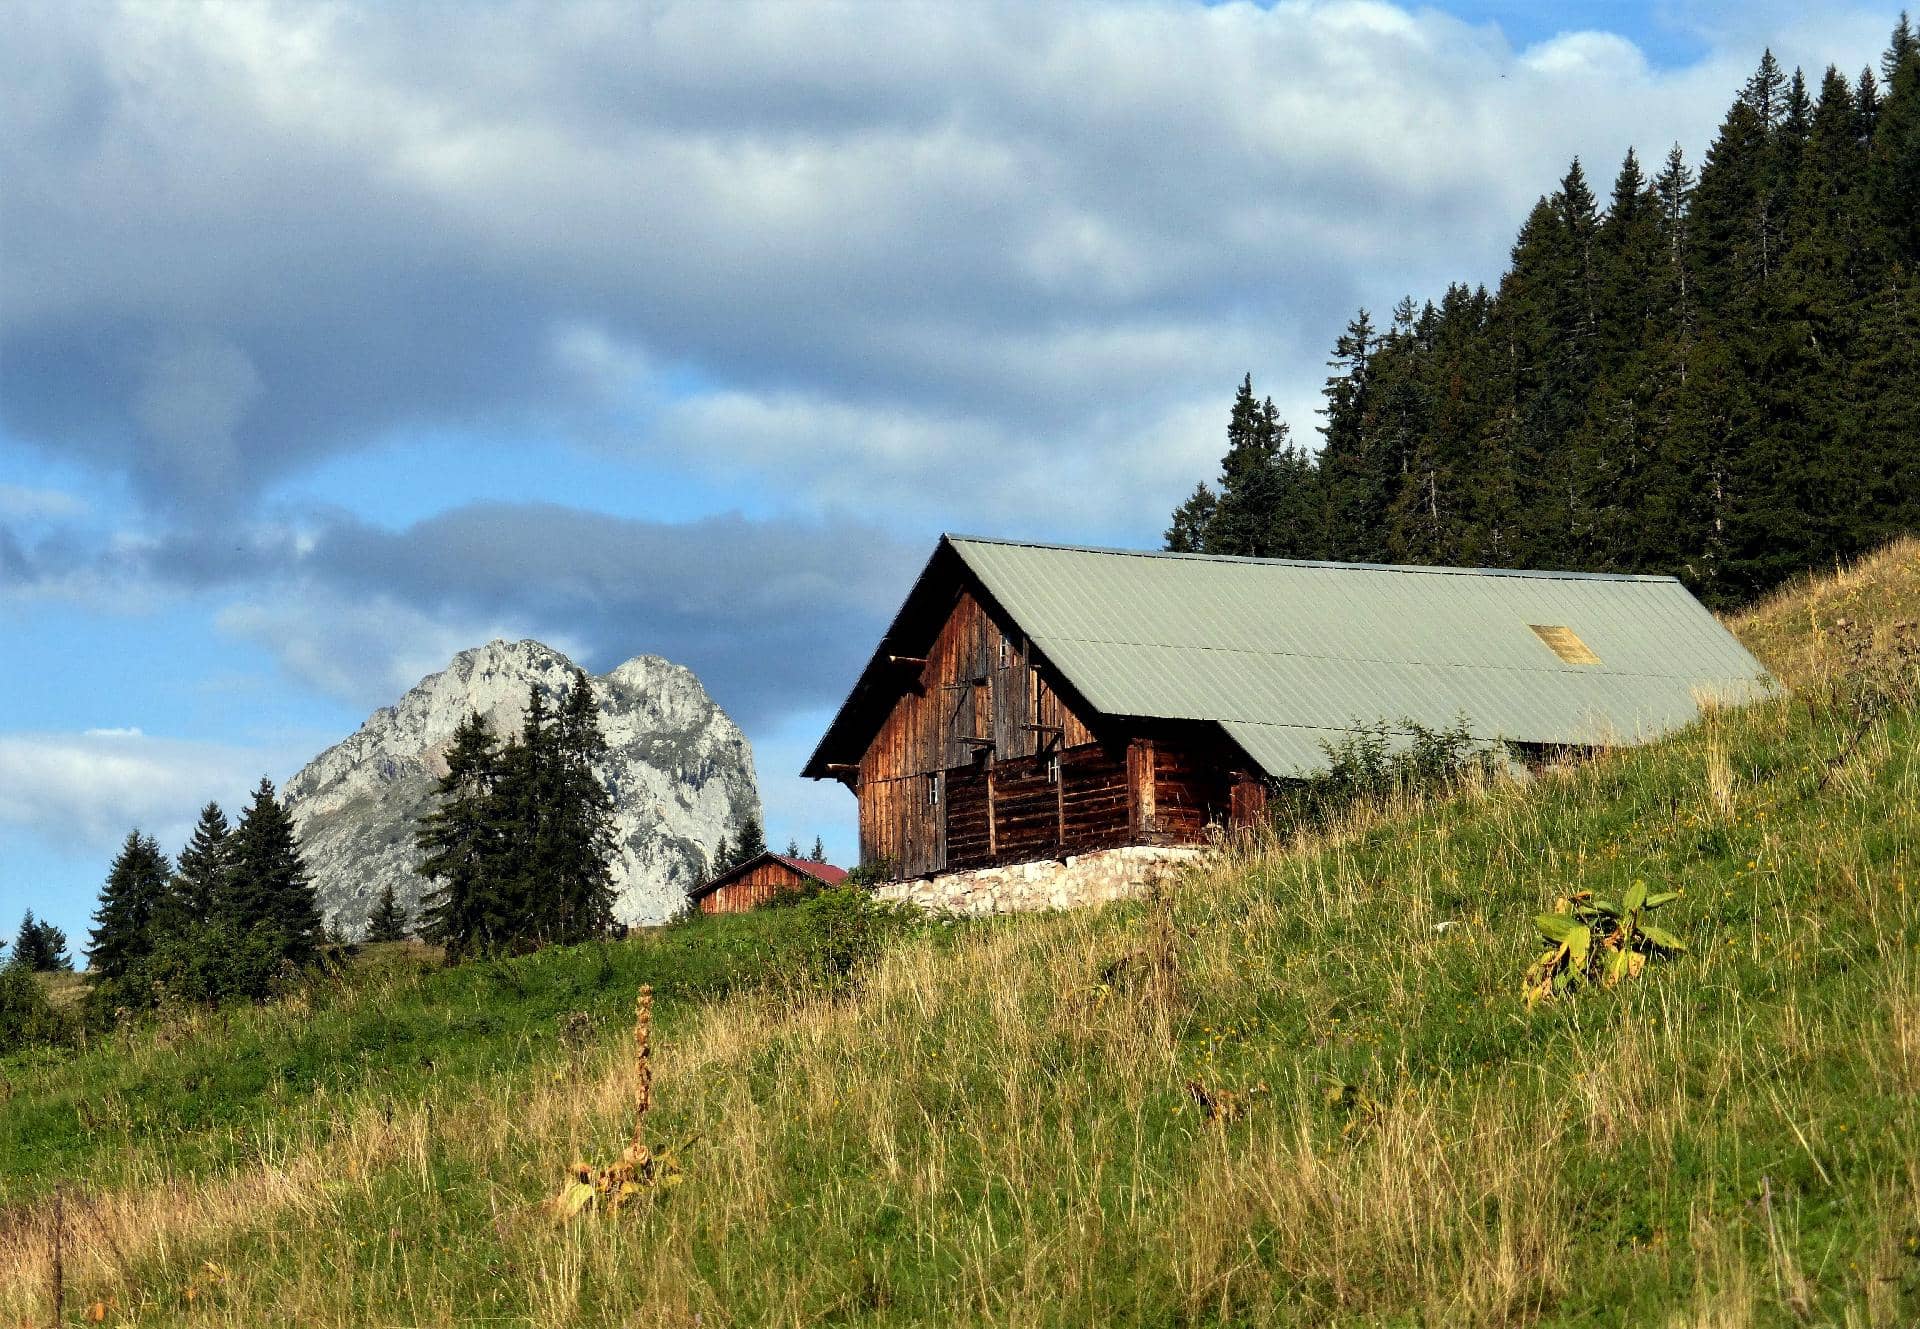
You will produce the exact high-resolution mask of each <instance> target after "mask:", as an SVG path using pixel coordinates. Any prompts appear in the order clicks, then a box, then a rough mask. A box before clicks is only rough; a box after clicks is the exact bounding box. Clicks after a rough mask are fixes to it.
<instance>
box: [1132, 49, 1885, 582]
mask: <svg viewBox="0 0 1920 1329" xmlns="http://www.w3.org/2000/svg"><path fill="white" fill-rule="evenodd" d="M1329 367H1330V370H1331V372H1330V373H1329V375H1328V377H1327V380H1326V387H1325V405H1324V407H1323V411H1324V422H1323V424H1322V426H1321V432H1322V433H1323V434H1324V446H1322V447H1321V448H1319V449H1318V450H1310V449H1308V448H1306V447H1303V446H1301V444H1300V443H1299V442H1298V441H1297V440H1296V438H1295V436H1294V434H1293V432H1292V430H1291V429H1290V428H1289V424H1288V422H1285V421H1282V420H1281V419H1279V417H1278V414H1277V412H1276V411H1275V409H1274V406H1273V403H1272V400H1271V399H1270V398H1261V397H1260V396H1259V395H1257V394H1256V392H1255V389H1254V384H1253V380H1252V378H1251V376H1249V377H1248V378H1246V379H1245V380H1243V381H1242V383H1241V385H1240V388H1239V391H1238V393H1237V395H1236V396H1235V399H1234V403H1233V407H1232V412H1231V417H1230V423H1229V426H1228V449H1227V453H1226V455H1225V457H1224V458H1223V459H1222V463H1221V472H1220V475H1219V476H1218V478H1217V479H1216V480H1215V481H1214V482H1212V483H1211V484H1204V483H1203V484H1201V485H1199V486H1198V487H1197V488H1196V489H1195V490H1194V492H1193V493H1192V495H1191V496H1190V497H1189V498H1187V500H1186V501H1185V502H1184V503H1182V504H1181V505H1180V506H1179V507H1178V508H1177V509H1176V510H1175V511H1174V513H1173V519H1172V524H1171V526H1170V527H1169V529H1168V530H1167V532H1166V545H1167V548H1168V549H1171V550H1176V551H1186V552H1198V553H1210V554H1237V555H1247V556H1254V557H1275V558H1309V559H1343V560H1357V561H1363V562H1387V563H1409V564H1453V565H1469V566H1482V567H1550V568H1564V569H1572V570H1583V571H1593V572H1652V573H1670V574H1673V575H1676V576H1678V577H1680V578H1681V579H1682V580H1683V581H1684V582H1686V584H1687V585H1688V586H1689V587H1690V588H1692V589H1693V590H1694V592H1695V593H1696V594H1698V595H1699V596H1701V598H1702V599H1704V600H1706V601H1707V602H1708V603H1710V604H1714V605H1721V606H1725V605H1729V604H1734V603H1740V602H1744V601H1747V600H1750V599H1752V598H1753V597H1754V596H1756V595H1757V594H1759V593H1761V592H1764V591H1766V590H1767V589H1769V588H1771V587H1773V586H1775V585H1777V584H1779V583H1780V582H1781V581H1783V580H1784V579H1786V578H1787V577H1789V576H1791V575H1793V574H1795V573H1797V572H1800V571H1802V570H1804V569H1807V568H1810V567H1818V566H1825V565H1831V564H1832V563H1833V562H1834V561H1836V560H1842V559H1847V558H1851V557H1854V556H1857V555H1858V554H1860V553H1861V552H1863V551H1865V550H1868V549H1871V548H1874V547H1876V546H1877V545H1879V544H1881V543H1882V542H1884V541H1885V540H1887V539H1888V538H1889V537H1891V536H1893V535H1895V534H1897V533H1900V532H1903V531H1911V530H1913V529H1915V527H1916V525H1920V42H1917V41H1916V37H1915V33H1914V29H1913V27H1912V25H1911V23H1910V22H1909V21H1908V19H1907V18H1906V17H1905V16H1904V15H1903V16H1902V18H1901V20H1900V22H1899V25H1898V26H1897V27H1896V28H1895V29H1894V32H1893V36H1892V39H1891V41H1890V43H1889V45H1888V48H1887V50H1886V52H1885V53H1884V55H1883V56H1882V57H1881V59H1880V60H1879V62H1878V64H1877V67H1874V68H1867V69H1863V70H1861V71H1860V72H1859V74H1858V75H1857V76H1854V77H1849V76H1848V75H1846V74H1844V73H1843V72H1842V71H1840V70H1838V69H1834V68H1828V69H1827V70H1826V71H1825V72H1824V73H1823V74H1821V75H1820V76H1819V78H1818V79H1817V80H1809V78H1808V77H1807V76H1806V75H1805V74H1804V73H1803V72H1802V71H1801V70H1798V69H1796V70H1794V71H1792V72H1791V73H1789V72H1787V71H1786V70H1785V68H1784V67H1783V66H1782V65H1781V63H1780V62H1779V61H1778V60H1776V59H1775V57H1774V55H1773V53H1772V52H1771V51H1769V52H1767V53H1766V54H1765V55H1764V56H1763V57H1762V58H1761V60H1760V64H1759V67H1758V68H1757V69H1756V70H1755V71H1754V73H1753V75H1752V77H1751V78H1749V79H1748V80H1747V82H1746V85H1745V86H1744V87H1743V88H1741V89H1740V92H1739V95H1738V96H1737V97H1735V98H1734V100H1733V104H1732V105H1731V106H1729V107H1728V109H1727V112H1726V116H1725V118H1724V120H1723V121H1722V122H1721V125H1720V128H1719V130H1718V132H1717V134H1716V135H1715V137H1714V139H1713V142H1712V144H1711V146H1710V147H1709V148H1708V149H1707V151H1706V154H1705V156H1704V158H1702V159H1701V160H1700V161H1699V163H1698V165H1697V167H1696V165H1695V164H1694V163H1693V162H1690V161H1689V160H1688V159H1687V157H1686V156H1685V154H1684V153H1683V151H1682V149H1681V148H1680V147H1679V146H1678V145H1676V146H1674V147H1673V148H1671V149H1670V150H1668V151H1667V152H1666V153H1665V155H1664V157H1663V158H1661V159H1659V160H1657V161H1652V162H1648V161H1643V159H1642V158H1641V157H1640V155H1639V154H1637V153H1636V152H1633V151H1631V150H1629V151H1628V153H1627V155H1626V158H1625V160H1624V161H1622V162H1621V163H1620V166H1619V169H1618V170H1617V171H1616V172H1615V174H1614V177H1613V182H1612V185H1611V188H1610V189H1609V190H1607V192H1606V194H1605V197H1604V198H1603V197H1601V195H1600V193H1599V192H1598V191H1597V189H1596V185H1595V184H1594V183H1593V182H1592V181H1590V179H1589V177H1588V174H1587V169H1586V167H1585V166H1584V165H1583V164H1582V163H1581V162H1580V161H1579V160H1577V159H1576V160H1575V161H1574V162H1573V164H1572V165H1571V166H1570V167H1569V168H1568V169H1567V172H1566V174H1565V176H1564V177H1563V178H1562V179H1561V180H1560V182H1559V184H1558V186H1557V187H1556V188H1555V189H1554V190H1553V192H1552V193H1551V194H1549V195H1547V196H1545V197H1543V198H1541V199H1540V200H1539V201H1538V202H1537V203H1536V204H1535V205H1534V207H1533V210H1532V211H1531V213H1529V214H1528V216H1527V218H1526V220H1525V221H1524V223H1523V224H1522V225H1521V227H1520V231H1519V235H1518V237H1517V238H1516V239H1515V241H1514V244H1513V250H1512V258H1511V263H1510V266H1509V267H1508V270H1507V272H1506V273H1505V275H1504V276H1502V277H1501V278H1500V280H1499V282H1498V284H1497V286H1496V287H1495V288H1494V289H1493V290H1491V291H1490V290H1488V289H1486V288H1485V287H1484V286H1474V287H1470V286H1467V285H1464V284H1459V283H1456V284H1454V285H1451V286H1449V287H1448V289H1447V290H1446V291H1445V292H1444V293H1443V294H1441V295H1440V296H1439V298H1438V300H1437V302H1436V301H1434V300H1425V301H1421V300H1416V299H1415V298H1413V297H1411V296H1409V297H1407V298H1405V299H1402V300H1401V301H1400V302H1399V303H1398V304H1397V305H1396V306H1395V307H1394V309H1393V311H1392V313H1391V314H1390V315H1389V316H1388V317H1387V318H1386V319H1385V320H1376V318H1375V317H1374V316H1373V315H1372V314H1371V313H1370V312H1369V311H1367V310H1365V309H1363V310H1361V311H1360V312H1359V313H1358V314H1356V315H1355V316H1354V318H1353V319H1352V321H1351V322H1350V323H1349V324H1348V325H1347V327H1346V330H1345V331H1344V332H1343V333H1342V334H1341V335H1340V337H1339V338H1338V339H1337V341H1336V342H1335V344H1334V347H1333V353H1332V356H1331V359H1330V361H1329Z"/></svg>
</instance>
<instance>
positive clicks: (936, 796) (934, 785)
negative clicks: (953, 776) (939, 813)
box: [927, 774, 940, 808]
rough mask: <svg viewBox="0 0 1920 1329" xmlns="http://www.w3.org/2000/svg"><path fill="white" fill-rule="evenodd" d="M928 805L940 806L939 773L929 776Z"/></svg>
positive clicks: (931, 806) (932, 806)
mask: <svg viewBox="0 0 1920 1329" xmlns="http://www.w3.org/2000/svg"><path fill="white" fill-rule="evenodd" d="M927 806H928V807H930V808H937V807H939V806H940V777H939V775H937V774H935V775H929V776H928V777H927Z"/></svg>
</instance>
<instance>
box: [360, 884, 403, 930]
mask: <svg viewBox="0 0 1920 1329" xmlns="http://www.w3.org/2000/svg"><path fill="white" fill-rule="evenodd" d="M406 939H407V914H406V911H405V910H404V909H402V908H401V907H400V903H399V901H398V900H396V899H395V898H394V895H393V883H392V882H388V883H387V884H386V885H385V886H383V887H381V888H380V898H379V899H378V900H376V901H374V905H373V908H372V909H371V910H369V911H368V912H367V940H368V941H405V940H406Z"/></svg>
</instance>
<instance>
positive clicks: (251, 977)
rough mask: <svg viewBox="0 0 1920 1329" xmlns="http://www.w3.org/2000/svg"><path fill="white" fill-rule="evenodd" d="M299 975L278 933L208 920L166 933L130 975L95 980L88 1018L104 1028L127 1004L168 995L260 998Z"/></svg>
mask: <svg viewBox="0 0 1920 1329" xmlns="http://www.w3.org/2000/svg"><path fill="white" fill-rule="evenodd" d="M297 975H298V970H297V969H295V968H294V967H293V966H292V965H291V964H290V963H289V962H288V961H287V959H286V958H285V953H284V948H283V946H282V944H281V940H280V938H279V936H278V935H277V934H275V933H273V932H271V931H269V930H267V929H264V928H254V929H251V930H249V931H246V932H241V931H240V930H239V929H237V928H235V927H234V926H233V925H232V924H230V923H227V922H224V921H211V922H205V923H201V924H198V925H196V926H192V927H189V928H187V929H185V930H183V931H181V932H178V933H174V934H171V935H168V936H164V937H161V938H160V939H159V940H158V941H156V942H155V944H154V948H153V950H152V951H151V952H149V953H148V954H146V955H144V956H141V957H140V958H139V959H137V960H135V961H133V962H132V963H131V964H129V965H128V967H127V971H126V973H125V974H123V975H121V976H120V977H118V978H113V979H107V980H105V981H103V982H101V983H99V984H98V985H96V986H95V988H94V989H93V991H92V992H91V993H90V994H89V995H88V999H87V1008H88V1019H89V1021H90V1022H91V1023H93V1024H94V1025H95V1026H96V1027H105V1026H107V1025H110V1024H111V1023H113V1021H114V1018H115V1013H116V1012H117V1011H118V1010H120V1009H121V1008H123V1007H124V1008H125V1009H127V1010H133V1011H140V1010H146V1009H149V1008H151V1007H154V1006H157V1005H159V1004H160V1003H161V1002H162V1001H166V1000H172V1001H186V1002H196V1003H204V1004H207V1005H213V1004H217V1003H219V1002H222V1001H229V1000H235V999H238V1000H245V1001H260V1000H264V999H265V998H267V997H271V996H275V995H277V994H279V993H280V992H282V991H284V990H285V989H286V987H287V985H288V983H289V982H290V981H292V980H293V979H294V978H296V977H297Z"/></svg>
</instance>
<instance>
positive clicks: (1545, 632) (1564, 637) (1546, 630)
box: [1527, 623, 1600, 665]
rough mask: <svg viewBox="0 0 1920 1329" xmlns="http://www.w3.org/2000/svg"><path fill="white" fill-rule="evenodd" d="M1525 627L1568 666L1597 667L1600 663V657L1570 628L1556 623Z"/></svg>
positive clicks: (1530, 624)
mask: <svg viewBox="0 0 1920 1329" xmlns="http://www.w3.org/2000/svg"><path fill="white" fill-rule="evenodd" d="M1527 626H1528V627H1530V628H1532V629H1533V635H1534V636H1536V637H1538V638H1539V639H1540V640H1541V641H1544V642H1545V643H1546V644H1547V647H1548V649H1550V650H1551V651H1552V652H1553V653H1554V654H1555V655H1557V656H1559V657H1560V658H1561V659H1562V660H1564V661H1566V662H1567V663H1568V664H1573V665H1597V664H1599V663H1600V657H1599V656H1597V655H1595V654H1594V653H1593V649H1592V648H1591V647H1589V646H1588V645H1587V644H1586V643H1585V642H1584V641H1581V640H1580V635H1579V634H1578V633H1576V632H1575V631H1574V630H1573V629H1572V628H1569V627H1565V626H1562V625H1561V624H1558V623H1529V624H1527Z"/></svg>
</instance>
